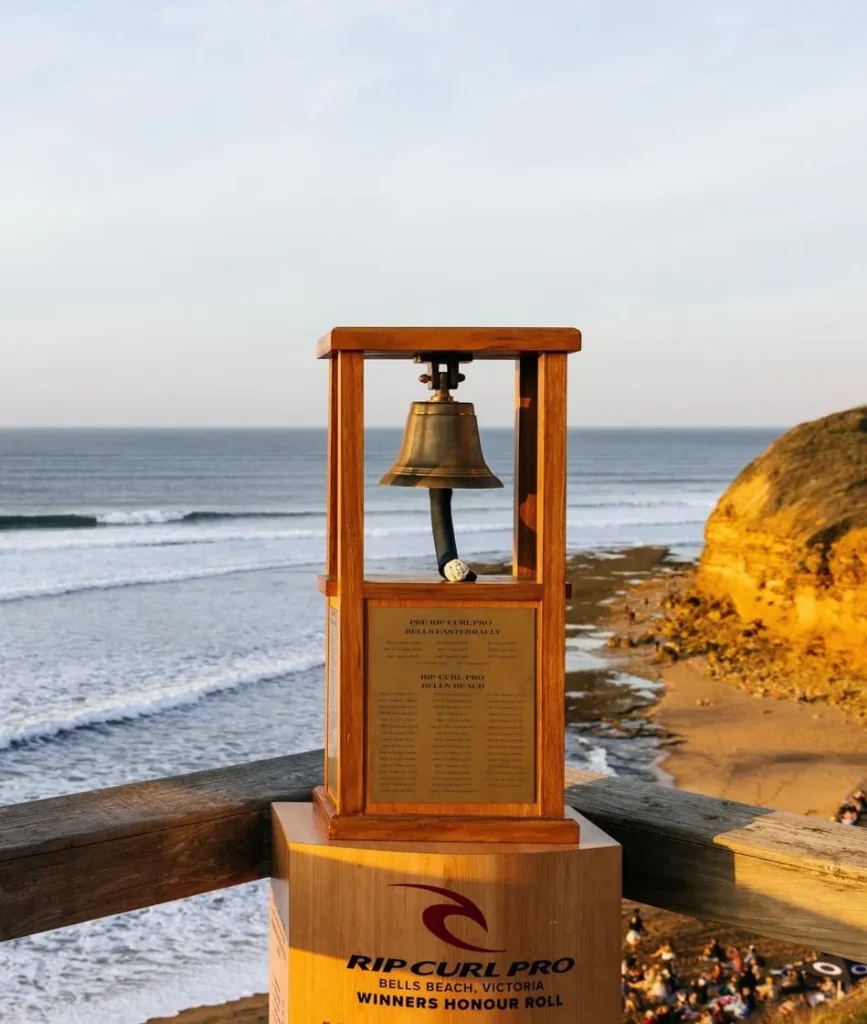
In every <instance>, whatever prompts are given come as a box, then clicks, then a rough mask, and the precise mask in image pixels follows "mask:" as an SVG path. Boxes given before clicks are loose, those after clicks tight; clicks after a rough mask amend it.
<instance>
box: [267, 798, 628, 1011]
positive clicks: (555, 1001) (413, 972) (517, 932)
mask: <svg viewBox="0 0 867 1024" xmlns="http://www.w3.org/2000/svg"><path fill="white" fill-rule="evenodd" d="M570 813H571V812H570ZM575 817H576V818H578V816H577V815H575ZM580 826H581V842H580V845H576V846H566V845H517V844H508V845H507V844H502V845H500V844H498V845H493V844H490V843H486V844H475V843H446V842H435V843H419V842H414V843H412V842H369V841H357V840H356V841H335V840H329V839H327V838H326V837H325V835H324V834H323V831H322V829H321V826H319V825H318V824H317V820H316V816H315V813H314V809H313V807H312V805H311V804H275V805H274V806H273V865H274V866H273V872H274V877H273V878H272V883H271V894H272V895H271V997H270V998H271V1016H270V1024H354V1022H358V1021H365V1022H371V1024H379V1022H387V1024H406V1022H407V1021H413V1020H415V1021H418V1022H419V1024H422V1022H431V1024H435V1022H439V1021H450V1022H452V1021H489V1022H490V1021H508V1022H513V1021H514V1022H517V1021H537V1020H538V1021H540V1022H552V1024H566V1022H569V1024H616V1022H617V1021H619V1019H620V985H619V973H618V971H619V964H620V847H619V846H618V844H617V843H615V842H614V840H612V839H610V838H609V837H608V836H606V835H605V834H604V833H603V832H601V831H600V830H599V829H598V828H596V827H595V826H594V825H592V824H591V823H590V822H589V821H587V820H586V819H583V818H581V819H580Z"/></svg>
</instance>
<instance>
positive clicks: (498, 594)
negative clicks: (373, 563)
mask: <svg viewBox="0 0 867 1024" xmlns="http://www.w3.org/2000/svg"><path fill="white" fill-rule="evenodd" d="M316 584H317V587H318V589H319V593H320V594H325V595H326V596H329V597H331V596H333V595H336V594H337V578H336V577H335V576H325V575H319V576H317V577H316ZM362 594H363V596H364V597H365V598H379V599H383V598H385V599H388V598H395V599H400V600H407V601H414V600H416V599H418V600H425V599H427V600H440V601H448V602H449V604H466V603H467V602H470V603H473V602H474V603H476V604H496V603H497V602H499V601H538V600H539V599H540V598H541V596H542V586H541V584H538V583H536V582H535V581H533V580H518V579H515V578H514V577H512V576H480V577H479V578H478V580H477V581H476V582H475V583H449V582H448V581H447V580H444V579H443V578H442V577H441V576H437V575H436V574H434V573H431V574H426V575H423V576H412V575H408V576H395V575H374V576H368V577H366V578H365V580H364V583H363V584H362Z"/></svg>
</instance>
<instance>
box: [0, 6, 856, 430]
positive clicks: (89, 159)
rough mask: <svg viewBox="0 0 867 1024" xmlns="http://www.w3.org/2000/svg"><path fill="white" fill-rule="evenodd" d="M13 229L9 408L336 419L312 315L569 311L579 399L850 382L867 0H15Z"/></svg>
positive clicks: (408, 388)
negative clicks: (578, 342) (328, 414)
mask: <svg viewBox="0 0 867 1024" xmlns="http://www.w3.org/2000/svg"><path fill="white" fill-rule="evenodd" d="M0 237H2V245H0V425H8V426H40V425H44V426H49V425H50V426H91V425H109V426H124V425H141V426H149V425H155V426H160V425H162V426H186V425H189V426H220V425H242V426H243V425H250V426H277V425H289V426H291V425H308V424H322V423H324V421H325V381H326V375H327V374H326V367H325V365H324V363H321V362H317V361H316V360H315V357H314V352H315V341H316V339H317V338H318V337H319V336H320V335H322V334H324V333H325V332H326V331H327V330H329V329H330V328H331V327H332V326H335V325H338V324H390V325H402V324H431V325H438V324H442V325H461V324H473V325H475V324H481V325H563V326H576V327H579V328H580V329H581V330H582V332H583V334H584V351H583V352H581V353H580V354H577V355H575V356H573V357H571V360H570V406H569V419H570V423H572V424H574V425H591V426H642V425H648V426H652V425H667V426H678V425H706V426H713V425H773V426H785V425H788V424H791V423H795V422H799V421H802V420H805V419H811V418H813V417H815V416H819V415H823V414H826V413H829V412H832V411H834V410H837V409H842V408H846V407H850V406H853V405H856V404H859V403H862V402H865V401H867V5H865V4H864V3H862V2H861V0H852V2H848V0H826V2H824V3H821V4H820V3H818V2H815V0H811V2H809V3H805V2H801V0H786V2H783V0H749V2H742V0H725V2H722V0H720V2H716V0H703V2H695V0H689V2H677V0H672V2H657V0H607V2H605V0H600V2H589V0H588V2H582V0H532V2H531V0H148V2H146V3H142V2H131V0H0ZM417 372H418V370H417V369H416V368H414V367H412V365H411V364H408V363H403V362H401V363H375V364H368V374H367V421H368V423H370V424H374V425H375V424H396V423H399V422H402V421H403V419H404V417H405V414H406V409H407V405H408V403H409V401H411V400H412V399H416V398H424V397H426V394H425V392H424V389H423V388H421V387H420V385H418V384H417V383H416V382H415V378H416V375H417ZM461 397H463V398H465V399H466V400H472V401H474V402H476V405H477V411H478V413H479V416H480V419H482V422H483V423H486V424H490V425H493V424H497V423H503V424H504V423H508V422H510V421H511V417H512V412H511V402H512V380H511V367H510V366H509V365H508V364H497V365H492V364H490V363H487V364H481V363H478V364H476V365H475V366H472V367H470V368H469V369H468V379H467V382H466V384H465V385H464V386H463V387H462V389H461Z"/></svg>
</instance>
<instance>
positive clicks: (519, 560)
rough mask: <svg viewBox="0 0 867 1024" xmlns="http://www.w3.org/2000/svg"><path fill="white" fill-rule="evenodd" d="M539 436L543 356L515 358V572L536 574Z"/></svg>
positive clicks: (513, 545) (534, 575)
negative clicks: (541, 360)
mask: <svg viewBox="0 0 867 1024" xmlns="http://www.w3.org/2000/svg"><path fill="white" fill-rule="evenodd" d="M538 437H539V357H538V356H537V355H535V354H533V355H523V356H519V357H518V358H517V359H516V360H515V474H514V481H515V497H514V502H515V527H514V536H513V542H512V575H514V576H519V577H521V578H522V579H535V578H536V564H537V563H536V548H537V529H538V525H537V521H536V518H537V515H538V508H537V495H538V473H537V470H536V455H537V445H538Z"/></svg>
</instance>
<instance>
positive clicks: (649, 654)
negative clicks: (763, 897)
mask: <svg viewBox="0 0 867 1024" xmlns="http://www.w3.org/2000/svg"><path fill="white" fill-rule="evenodd" d="M690 576H691V572H690V570H689V569H685V570H682V571H681V572H680V573H678V574H676V576H674V577H669V579H667V580H660V579H659V578H656V579H650V580H648V581H646V582H645V583H641V584H638V585H636V586H635V587H634V588H631V589H630V591H629V593H628V594H626V595H623V596H622V597H621V598H620V599H619V600H618V602H617V603H616V604H615V605H614V607H613V608H612V613H611V616H612V627H613V630H614V635H615V637H617V638H618V640H617V641H616V643H617V645H618V647H621V648H625V649H626V650H628V651H629V652H630V654H631V657H630V659H629V663H630V667H631V670H632V671H633V672H635V673H636V674H639V675H645V676H646V677H648V678H654V679H656V680H658V681H659V683H660V684H661V687H662V691H661V696H660V699H659V701H658V702H657V703H656V704H655V705H654V706H653V707H652V708H651V709H649V711H648V717H649V718H650V719H651V720H652V721H654V722H656V723H657V724H658V725H659V726H660V728H661V729H662V730H664V731H665V732H666V733H667V734H669V735H670V737H671V740H670V741H669V742H667V743H664V744H663V748H664V759H663V761H662V763H661V768H662V769H663V770H664V771H666V772H668V773H669V774H670V775H671V776H672V777H673V780H674V785H675V787H676V788H678V789H684V790H688V791H690V792H694V793H702V794H704V795H705V796H713V797H718V798H722V799H728V800H736V801H739V802H741V803H747V804H755V805H757V806H762V807H768V808H772V809H774V810H781V811H789V812H792V813H795V814H805V815H818V816H820V817H825V818H831V817H833V814H834V812H835V811H836V810H837V808H838V807H839V805H840V802H841V800H843V798H844V797H845V796H846V794H847V793H848V792H849V791H850V790H852V789H853V788H854V787H855V786H856V785H858V784H859V783H860V782H861V780H862V779H864V777H865V775H867V728H865V727H864V726H863V725H862V724H861V723H860V722H858V721H857V720H855V719H854V718H853V717H851V716H849V715H847V714H846V713H845V712H844V711H843V710H842V709H841V708H839V707H835V706H833V705H831V704H828V703H824V702H810V701H807V700H803V699H798V698H797V697H795V696H793V695H792V694H791V693H789V692H785V691H780V694H779V696H773V695H771V693H770V692H768V691H767V690H766V689H764V690H756V691H751V690H749V689H747V688H744V687H743V686H739V685H737V684H736V683H735V681H734V680H729V679H727V678H726V677H725V676H722V675H719V674H716V675H714V674H711V672H710V671H709V665H708V661H707V659H706V658H705V657H703V656H699V657H690V658H685V659H682V660H680V659H677V658H676V656H675V657H674V658H668V657H665V658H664V660H660V657H659V653H658V652H657V650H656V647H655V645H654V646H651V645H650V644H649V643H646V642H645V644H643V645H641V644H640V643H639V642H640V640H641V638H646V637H647V636H648V635H649V634H650V633H651V632H652V631H654V627H655V626H656V625H658V624H659V623H660V622H661V617H662V615H663V612H664V609H663V601H664V600H665V599H666V598H667V597H668V596H670V594H671V593H672V590H673V589H675V590H676V589H678V588H682V587H683V586H685V585H687V584H688V582H689V579H690ZM630 643H631V644H639V646H637V647H632V646H628V645H629V644H630Z"/></svg>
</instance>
